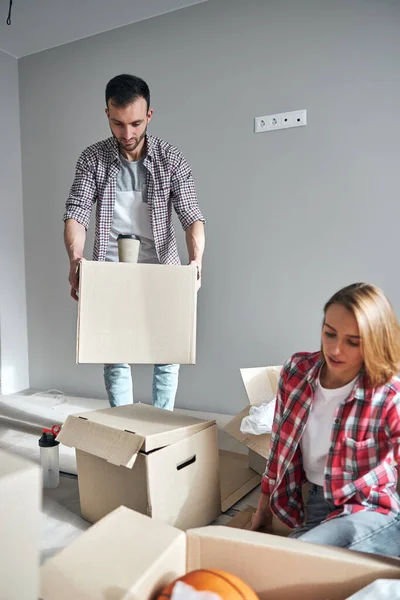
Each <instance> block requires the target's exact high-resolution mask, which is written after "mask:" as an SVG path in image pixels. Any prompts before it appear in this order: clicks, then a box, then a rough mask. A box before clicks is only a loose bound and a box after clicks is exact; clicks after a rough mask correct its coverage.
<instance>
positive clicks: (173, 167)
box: [64, 135, 204, 264]
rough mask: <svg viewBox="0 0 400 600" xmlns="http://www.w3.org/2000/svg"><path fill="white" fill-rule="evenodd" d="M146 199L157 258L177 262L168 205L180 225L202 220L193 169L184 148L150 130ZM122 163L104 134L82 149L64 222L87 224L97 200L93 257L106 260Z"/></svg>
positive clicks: (115, 149) (163, 261) (147, 140)
mask: <svg viewBox="0 0 400 600" xmlns="http://www.w3.org/2000/svg"><path fill="white" fill-rule="evenodd" d="M146 148H147V154H146V157H145V160H144V166H145V167H146V169H147V202H148V206H149V213H150V224H151V228H152V232H153V236H154V244H155V247H156V251H157V255H158V258H159V261H160V262H161V263H165V264H179V263H180V260H179V255H178V248H177V244H176V238H175V231H174V226H173V223H172V206H173V207H174V209H175V212H176V213H177V215H178V217H179V220H180V222H181V224H182V227H183V228H184V229H187V228H188V227H189V226H190V225H192V224H193V223H194V222H195V221H203V222H204V218H203V216H202V214H201V212H200V209H199V207H198V204H197V199H196V189H195V185H194V181H193V177H192V172H191V169H190V167H189V165H188V163H187V162H186V160H185V158H184V156H183V155H182V153H181V152H180V151H179V150H178V149H177V148H174V147H173V146H171V144H169V143H168V142H164V141H163V140H160V139H159V138H157V137H155V136H153V135H147V136H146ZM120 168H121V160H120V157H119V149H118V142H117V141H116V140H115V139H114V138H113V137H110V138H107V139H106V140H103V141H101V142H97V144H93V145H92V146H89V147H88V148H86V150H84V151H83V152H82V154H81V155H80V157H79V160H78V163H77V165H76V172H75V179H74V182H73V184H72V187H71V191H70V194H69V197H68V200H67V203H66V209H65V213H64V221H65V220H66V219H75V221H78V223H81V224H82V225H83V226H84V227H85V228H86V229H87V228H88V226H89V221H90V216H91V212H92V206H93V204H94V203H96V234H95V242H94V249H93V260H105V258H106V254H107V246H108V240H109V237H110V229H111V224H112V220H113V214H114V206H115V197H116V178H117V174H118V172H119V170H120Z"/></svg>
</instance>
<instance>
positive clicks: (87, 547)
mask: <svg viewBox="0 0 400 600" xmlns="http://www.w3.org/2000/svg"><path fill="white" fill-rule="evenodd" d="M111 556H112V558H111ZM185 567H186V535H185V534H184V533H183V532H182V531H179V530H178V529H175V528H174V527H170V526H169V525H166V524H165V523H162V522H161V521H157V520H155V519H150V518H149V517H147V516H145V515H141V514H139V513H137V512H134V511H133V510H130V509H128V508H126V507H124V506H121V507H120V508H118V509H116V510H114V511H113V512H111V513H109V514H108V515H107V516H106V517H104V518H103V519H102V520H101V521H99V522H98V523H96V524H95V525H93V526H92V527H91V528H90V529H88V530H87V531H86V532H85V533H84V534H83V535H81V536H80V537H79V538H78V539H76V540H75V541H73V542H72V543H71V544H69V545H68V546H67V547H66V548H64V550H62V551H61V552H60V553H59V554H57V555H55V556H54V557H52V558H50V559H49V560H48V561H47V562H46V563H45V564H44V565H43V567H42V568H41V595H40V597H41V598H42V600H71V599H72V598H76V599H78V598H82V599H83V598H84V599H85V600H99V599H100V598H104V599H105V598H110V599H111V598H115V599H117V598H118V599H120V600H122V598H132V599H133V598H134V599H135V600H139V599H144V598H153V597H154V593H155V592H159V591H160V589H161V588H162V587H163V586H164V585H166V584H167V583H169V582H170V581H171V580H173V579H174V578H175V577H179V576H181V575H183V574H184V572H185Z"/></svg>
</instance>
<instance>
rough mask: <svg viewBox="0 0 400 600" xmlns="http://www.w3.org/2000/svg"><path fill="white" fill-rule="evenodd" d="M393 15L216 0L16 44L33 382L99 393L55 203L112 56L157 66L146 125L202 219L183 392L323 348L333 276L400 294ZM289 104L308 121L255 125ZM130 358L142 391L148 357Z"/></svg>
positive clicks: (204, 390)
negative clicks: (51, 45) (79, 349)
mask: <svg viewBox="0 0 400 600" xmlns="http://www.w3.org/2000/svg"><path fill="white" fill-rule="evenodd" d="M399 30H400V4H399V3H397V2H391V1H390V0H352V1H351V2H349V1H348V0H335V1H334V2H333V1H332V0H280V1H279V2H275V1H272V0H271V1H268V2H267V1H261V0H259V1H257V0H247V2H243V1H242V0H229V1H228V0H210V1H209V2H206V3H204V4H199V5H197V6H194V7H190V8H188V9H184V10H181V11H177V12H175V13H171V14H168V15H164V16H162V17H158V18H155V19H151V20H149V21H146V22H144V23H140V24H135V25H131V26H127V27H124V28H122V29H119V30H115V31H111V32H108V33H105V34H102V35H98V36H95V37H92V38H89V39H85V40H82V41H78V42H74V43H71V44H69V45H65V46H62V47H59V48H56V49H53V50H50V51H46V52H42V53H40V54H37V55H33V56H30V57H27V58H24V59H21V60H20V86H21V88H20V91H21V122H22V149H23V174H24V215H25V232H26V238H25V239H26V258H27V290H28V326H29V348H30V374H31V385H32V386H34V387H37V388H41V389H45V388H49V387H57V388H59V389H62V390H64V391H66V392H69V393H75V394H82V395H89V396H97V397H105V393H104V390H103V383H102V373H101V367H100V366H94V365H90V366H84V365H79V366H77V365H75V364H74V356H75V322H76V305H75V304H74V303H73V302H72V300H70V299H69V296H68V285H67V271H68V263H67V257H66V255H65V251H64V248H63V244H62V228H63V224H62V221H61V216H62V212H63V206H64V201H65V197H66V196H67V193H68V190H69V186H70V184H71V181H72V177H73V173H74V166H75V161H76V159H77V157H78V155H79V153H80V151H81V150H82V149H83V148H84V147H85V146H86V145H88V144H90V143H92V142H95V141H97V140H99V139H101V138H102V137H105V136H107V135H108V129H107V123H106V120H105V117H104V115H103V109H104V101H103V89H104V86H105V83H106V82H107V80H108V79H109V78H110V77H112V76H114V75H115V74H117V73H119V72H123V71H128V72H134V73H136V74H138V75H141V76H143V77H144V78H145V79H146V80H147V81H148V83H149V84H150V87H151V90H152V104H153V106H154V107H155V111H156V112H155V117H154V120H153V123H152V128H151V129H152V131H153V132H154V133H156V134H158V135H160V136H161V137H164V138H165V139H167V140H169V141H171V142H172V143H174V144H175V145H177V146H178V147H179V148H181V149H182V150H183V152H184V153H185V155H186V157H187V158H188V160H189V161H190V163H191V164H192V166H193V172H194V176H195V179H196V182H197V188H198V195H199V199H200V204H201V207H202V209H203V211H204V214H205V216H206V218H207V221H208V223H207V251H206V255H205V259H204V283H203V288H202V290H201V293H200V295H199V314H198V324H199V328H198V362H197V365H196V366H194V367H188V366H186V367H183V368H182V374H181V383H180V388H179V394H178V399H177V405H178V406H180V407H185V408H198V409H204V410H215V411H219V412H225V413H235V412H237V411H238V410H239V409H240V408H241V407H242V406H243V405H244V403H245V402H246V400H245V397H244V393H243V389H242V385H241V380H240V374H239V368H240V367H246V366H259V365H267V364H281V363H282V362H283V361H284V360H285V358H286V357H287V356H288V355H290V354H291V353H292V352H295V351H298V350H313V349H317V348H318V346H319V328H320V322H321V309H322V305H323V303H324V301H325V300H326V299H327V298H328V297H329V296H330V295H331V294H332V293H333V292H335V291H336V290H337V289H339V288H340V287H342V286H343V285H346V284H349V283H351V282H353V281H355V280H368V281H371V282H373V283H375V284H378V285H380V286H382V287H383V289H384V290H385V291H386V293H387V294H388V295H389V297H390V298H391V300H392V302H393V304H394V306H395V308H396V310H397V311H398V310H399V309H400V282H399V279H398V276H397V272H398V229H399V228H398V222H399V217H400V202H399V183H398V181H399V176H398V172H399V159H400V155H399V139H400V119H399V107H400V69H399V56H400V36H399ZM300 108H307V109H308V118H309V124H308V126H307V127H305V128H299V129H292V130H286V131H280V132H273V133H270V134H260V135H255V134H254V133H253V118H254V116H256V115H263V114H268V113H273V112H278V111H287V110H294V109H300ZM180 243H181V248H184V245H183V244H182V236H181V238H180ZM90 251H91V249H90V248H88V249H87V256H90ZM184 258H186V257H185V256H184ZM135 373H136V379H135V384H136V398H137V399H142V400H148V399H149V398H150V381H151V368H149V367H138V368H136V369H135Z"/></svg>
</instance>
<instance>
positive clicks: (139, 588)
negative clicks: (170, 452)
mask: <svg viewBox="0 0 400 600" xmlns="http://www.w3.org/2000/svg"><path fill="white" fill-rule="evenodd" d="M202 568H204V569H210V568H214V569H222V570H225V571H228V572H232V573H234V574H235V575H237V576H238V577H241V578H242V579H243V580H244V581H245V582H246V583H247V584H248V585H249V586H250V587H251V588H252V589H253V590H254V591H255V593H256V594H258V596H259V598H260V600H328V599H329V600H345V598H347V597H348V596H350V595H351V594H353V593H354V592H356V591H358V590H359V589H361V588H363V587H365V586H366V585H367V584H368V583H370V582H372V581H374V580H375V579H377V578H386V579H400V562H399V560H397V559H390V558H384V557H379V556H374V555H368V554H361V553H357V552H353V551H350V550H343V549H339V548H329V547H327V546H318V545H314V544H309V543H306V542H301V541H299V540H290V539H286V538H283V537H278V536H275V535H268V534H263V533H255V532H252V531H241V530H239V529H233V528H230V527H220V526H209V527H204V528H200V529H193V530H190V531H188V532H187V533H186V534H185V533H184V532H182V531H178V530H177V529H174V528H172V527H170V526H168V525H166V524H164V523H160V522H159V521H157V520H155V519H154V520H152V519H149V518H148V517H145V516H143V515H141V514H138V513H136V512H133V511H131V510H128V509H127V508H125V507H121V508H119V509H118V510H116V511H114V512H113V513H111V514H109V515H108V516H107V517H106V518H105V519H103V520H102V521H100V522H99V523H97V524H96V525H94V526H93V527H91V528H90V529H89V530H88V531H86V532H85V533H84V534H83V535H82V536H81V537H80V538H78V540H76V541H74V542H73V543H72V544H71V545H70V546H68V547H67V548H65V549H64V550H63V551H62V552H60V554H58V555H57V556H55V557H54V558H51V559H50V560H49V561H47V563H45V565H44V566H43V567H42V570H41V599H42V600H71V598H74V600H99V598H104V599H107V600H155V599H156V598H157V595H158V594H159V593H160V591H161V590H162V588H163V587H164V586H165V585H167V584H168V583H170V582H171V581H173V580H175V579H176V578H177V577H180V576H182V575H183V574H184V573H186V572H188V571H192V570H195V569H202Z"/></svg>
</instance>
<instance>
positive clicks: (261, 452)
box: [224, 366, 282, 475]
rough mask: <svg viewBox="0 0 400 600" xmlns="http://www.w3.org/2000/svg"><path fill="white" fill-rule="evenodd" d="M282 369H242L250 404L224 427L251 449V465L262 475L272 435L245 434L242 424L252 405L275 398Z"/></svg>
mask: <svg viewBox="0 0 400 600" xmlns="http://www.w3.org/2000/svg"><path fill="white" fill-rule="evenodd" d="M281 369H282V367H281V366H279V367H255V368H250V369H240V374H241V376H242V379H243V383H244V387H245V390H246V394H247V398H248V401H249V405H248V406H246V408H244V409H243V410H242V411H241V412H240V413H239V414H237V415H236V416H235V417H234V418H233V419H232V420H231V421H229V423H228V424H227V425H226V426H225V427H224V431H226V433H228V434H229V435H231V436H232V437H234V438H235V439H236V440H238V441H239V442H241V443H242V444H244V445H245V446H246V447H247V448H248V449H249V467H250V468H251V469H252V470H253V471H256V472H257V473H259V474H260V475H263V474H264V471H265V463H266V459H267V458H268V454H269V446H270V440H271V436H270V435H269V434H267V433H266V434H263V435H252V434H247V433H246V434H244V433H242V432H241V431H240V425H241V423H242V420H243V419H244V417H247V416H248V415H249V412H250V408H251V406H260V404H264V403H265V402H271V400H273V399H274V398H275V396H276V391H277V387H278V381H279V376H280V372H281Z"/></svg>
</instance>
